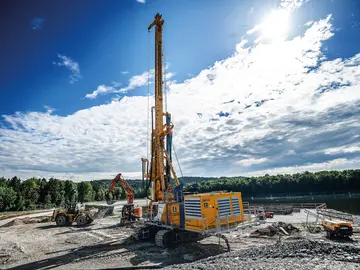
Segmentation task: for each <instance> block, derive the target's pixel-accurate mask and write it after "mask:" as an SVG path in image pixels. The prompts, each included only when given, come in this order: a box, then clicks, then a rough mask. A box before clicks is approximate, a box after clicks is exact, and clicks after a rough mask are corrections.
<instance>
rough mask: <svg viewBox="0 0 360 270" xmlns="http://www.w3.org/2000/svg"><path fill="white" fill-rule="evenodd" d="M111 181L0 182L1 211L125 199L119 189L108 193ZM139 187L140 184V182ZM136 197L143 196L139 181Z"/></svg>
mask: <svg viewBox="0 0 360 270" xmlns="http://www.w3.org/2000/svg"><path fill="white" fill-rule="evenodd" d="M110 183H111V180H98V181H84V182H79V183H76V182H73V181H71V180H66V181H64V180H59V179H55V178H50V179H49V180H47V179H45V178H30V179H27V180H24V181H22V180H21V179H20V178H18V177H16V176H14V177H13V178H11V179H6V178H4V177H2V178H0V211H2V212H3V211H23V210H33V209H38V208H41V209H43V208H51V207H58V206H70V205H75V204H76V203H77V202H91V201H103V200H106V199H114V200H120V199H125V197H126V194H125V192H124V190H122V189H121V188H120V187H116V188H115V189H114V192H112V193H108V192H107V190H108V188H109V185H110ZM140 183H141V182H140ZM133 189H134V192H135V196H136V197H139V196H142V194H141V193H142V190H141V187H140V184H139V181H135V182H134V187H133Z"/></svg>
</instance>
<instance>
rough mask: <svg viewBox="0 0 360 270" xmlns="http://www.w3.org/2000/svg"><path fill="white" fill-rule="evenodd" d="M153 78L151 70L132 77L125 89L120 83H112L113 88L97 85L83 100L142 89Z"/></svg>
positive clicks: (170, 75)
mask: <svg viewBox="0 0 360 270" xmlns="http://www.w3.org/2000/svg"><path fill="white" fill-rule="evenodd" d="M167 76H168V78H167V79H170V78H171V77H173V76H174V73H171V72H170V73H168V75H167ZM153 78H154V69H151V70H150V72H148V71H144V72H143V73H142V74H139V75H135V76H132V77H131V78H130V79H129V84H128V85H127V86H126V87H121V88H119V87H120V86H121V84H120V83H117V82H116V84H114V82H113V86H106V85H103V84H102V85H99V86H98V87H97V89H96V90H95V91H93V92H92V93H91V94H86V95H85V98H90V99H94V98H96V97H97V96H98V95H105V94H110V93H123V94H124V93H127V92H129V91H131V90H134V89H135V88H137V87H142V86H145V85H147V83H148V80H150V83H151V80H152V79H153Z"/></svg>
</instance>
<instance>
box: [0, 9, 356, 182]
mask: <svg viewBox="0 0 360 270" xmlns="http://www.w3.org/2000/svg"><path fill="white" fill-rule="evenodd" d="M333 36H334V33H333V30H332V25H331V16H327V17H326V18H323V19H321V20H317V21H314V22H313V23H312V24H311V25H309V27H308V28H307V29H306V30H305V32H304V33H302V34H301V35H299V36H297V37H294V38H293V39H291V40H282V41H279V42H276V43H271V44H263V43H255V44H250V45H249V44H248V43H247V39H248V38H249V37H248V36H246V37H244V38H243V40H242V41H241V43H239V44H237V46H236V51H235V52H234V54H233V55H232V56H231V57H229V58H227V59H224V60H221V61H217V62H216V63H214V65H213V66H211V67H209V68H207V69H204V70H202V71H201V72H200V73H199V74H198V75H197V76H194V77H192V78H189V79H187V80H185V81H184V82H182V83H176V82H174V81H172V82H171V81H170V82H168V88H169V91H168V97H167V102H168V108H169V111H170V112H171V113H172V118H173V119H172V120H173V122H174V124H175V128H174V138H173V141H174V144H175V146H176V151H177V154H178V158H179V160H180V162H181V167H182V171H183V172H184V174H185V175H207V176H212V175H213V176H221V175H241V174H243V175H256V174H265V173H294V172H298V171H303V170H309V171H316V170H324V169H349V168H359V165H360V157H359V153H358V151H357V148H356V147H359V145H360V136H358V134H360V124H359V121H358V118H359V115H360V53H359V54H357V55H354V56H352V57H349V58H345V59H343V58H339V59H329V60H327V59H326V58H325V56H324V54H323V53H322V46H323V43H324V42H325V41H326V40H328V39H331V38H333ZM147 75H148V74H144V73H143V74H140V75H137V76H138V77H136V76H134V77H132V78H131V79H130V81H129V84H128V85H127V86H126V87H124V88H128V89H130V88H132V87H138V86H140V85H144V84H146V83H147ZM108 87H111V88H108ZM120 90H121V89H118V88H115V87H113V86H105V85H102V86H101V87H100V86H99V87H98V88H97V89H96V90H95V92H96V91H97V92H96V93H92V94H89V95H94V96H97V95H98V94H102V93H109V92H112V91H113V92H117V91H120ZM152 104H153V100H152V101H151V104H150V107H151V105H152ZM147 108H148V98H147V97H145V96H140V97H138V96H133V97H123V98H122V99H121V100H115V101H112V102H110V103H109V104H106V105H100V106H95V107H91V108H88V109H84V110H80V111H77V112H75V113H74V114H71V115H68V116H59V115H56V114H53V113H51V114H50V113H47V112H46V113H40V112H28V113H20V112H19V113H15V114H14V115H5V116H4V121H5V122H6V125H3V126H0V153H1V154H0V174H3V175H5V176H13V175H15V174H19V175H20V174H22V175H26V176H32V175H45V176H46V175H65V176H64V177H66V175H69V177H70V176H71V177H75V178H76V179H88V178H87V177H91V178H92V179H94V178H97V179H101V178H111V177H113V176H114V175H115V174H116V173H117V172H123V173H124V174H125V175H126V174H127V175H129V177H130V176H131V177H135V176H140V170H141V169H140V168H141V166H140V158H141V157H142V156H146V155H147V152H146V145H147V141H148V139H149V138H148V134H147V131H148V129H147V127H148V126H149V125H150V123H149V121H147V116H148V111H147ZM236 162H237V164H236ZM175 167H177V165H176V163H175ZM107 175H108V177H107Z"/></svg>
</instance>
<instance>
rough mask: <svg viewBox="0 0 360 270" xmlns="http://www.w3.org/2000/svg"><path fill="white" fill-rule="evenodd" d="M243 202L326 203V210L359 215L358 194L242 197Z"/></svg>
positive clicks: (359, 196) (359, 197) (359, 201)
mask: <svg viewBox="0 0 360 270" xmlns="http://www.w3.org/2000/svg"><path fill="white" fill-rule="evenodd" d="M243 200H244V201H247V202H249V203H250V204H251V203H264V204H265V203H267V204H268V203H274V204H279V203H326V205H327V207H328V208H331V209H335V210H338V211H343V212H347V213H351V214H354V215H360V194H359V193H356V194H336V195H314V196H311V195H309V196H279V197H276V196H268V197H250V198H249V197H244V198H243Z"/></svg>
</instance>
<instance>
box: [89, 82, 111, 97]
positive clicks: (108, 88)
mask: <svg viewBox="0 0 360 270" xmlns="http://www.w3.org/2000/svg"><path fill="white" fill-rule="evenodd" d="M115 91H116V89H115V88H114V87H113V86H106V85H104V84H101V85H99V86H98V87H97V89H96V90H95V91H94V92H92V93H91V94H86V95H85V97H86V98H90V99H94V98H96V97H97V96H98V95H101V94H106V93H114V92H115Z"/></svg>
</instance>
